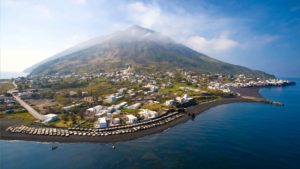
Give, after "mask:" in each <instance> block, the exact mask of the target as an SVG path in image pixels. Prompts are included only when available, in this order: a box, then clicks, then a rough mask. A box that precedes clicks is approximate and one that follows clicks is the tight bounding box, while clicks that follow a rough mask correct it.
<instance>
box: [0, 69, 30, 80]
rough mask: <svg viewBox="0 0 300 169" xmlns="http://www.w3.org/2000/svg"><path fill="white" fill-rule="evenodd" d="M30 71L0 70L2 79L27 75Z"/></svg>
mask: <svg viewBox="0 0 300 169" xmlns="http://www.w3.org/2000/svg"><path fill="white" fill-rule="evenodd" d="M27 75H28V73H25V72H4V71H0V79H11V78H17V77H22V76H23V77H24V76H27Z"/></svg>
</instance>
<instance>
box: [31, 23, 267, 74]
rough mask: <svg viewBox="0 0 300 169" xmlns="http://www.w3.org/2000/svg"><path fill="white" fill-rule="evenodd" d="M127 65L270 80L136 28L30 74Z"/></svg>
mask: <svg viewBox="0 0 300 169" xmlns="http://www.w3.org/2000/svg"><path fill="white" fill-rule="evenodd" d="M128 64H130V65H133V66H135V67H137V68H141V69H142V68H154V69H156V70H164V71H165V70H172V69H177V68H182V69H186V70H192V71H195V72H212V73H224V74H241V73H243V74H247V75H252V76H256V77H258V76H259V77H268V76H271V75H268V74H266V73H264V72H261V71H255V70H251V69H248V68H245V67H242V66H237V65H232V64H229V63H225V62H221V61H219V60H216V59H213V58H211V57H208V56H206V55H204V54H201V53H199V52H196V51H194V50H192V49H190V48H188V47H186V46H184V45H182V44H179V43H177V42H175V41H173V40H172V39H171V38H169V37H167V36H164V35H162V34H160V33H158V32H155V31H153V30H150V29H147V28H143V27H140V26H137V25H133V26H131V27H129V28H127V29H125V30H122V31H118V32H115V33H113V34H111V35H108V36H105V37H98V38H94V39H91V40H89V41H86V42H83V43H81V44H78V45H76V46H74V47H72V48H70V49H67V50H65V51H63V52H61V53H59V54H57V55H55V56H52V57H50V58H49V59H46V60H45V61H42V62H41V63H39V64H36V65H34V66H33V67H31V68H29V69H27V70H29V71H30V72H31V74H33V75H43V74H53V73H61V74H67V73H73V72H78V73H85V72H99V71H111V70H116V69H119V68H120V67H124V66H125V65H128Z"/></svg>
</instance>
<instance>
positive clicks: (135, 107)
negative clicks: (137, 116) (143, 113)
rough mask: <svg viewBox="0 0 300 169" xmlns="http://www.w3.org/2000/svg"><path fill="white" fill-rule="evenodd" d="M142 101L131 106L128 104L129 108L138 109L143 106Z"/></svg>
mask: <svg viewBox="0 0 300 169" xmlns="http://www.w3.org/2000/svg"><path fill="white" fill-rule="evenodd" d="M141 105H142V104H141V103H135V104H133V105H131V106H128V107H127V108H128V109H138V108H140V107H141Z"/></svg>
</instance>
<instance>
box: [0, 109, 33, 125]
mask: <svg viewBox="0 0 300 169" xmlns="http://www.w3.org/2000/svg"><path fill="white" fill-rule="evenodd" d="M0 118H7V119H16V120H23V121H24V124H25V125H30V124H33V123H34V122H35V121H36V119H35V118H34V117H33V116H32V115H31V114H29V113H28V112H21V113H11V114H5V113H2V112H1V113H0Z"/></svg>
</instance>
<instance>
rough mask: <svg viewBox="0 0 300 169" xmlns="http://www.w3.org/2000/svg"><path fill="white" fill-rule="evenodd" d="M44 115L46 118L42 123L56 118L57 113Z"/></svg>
mask: <svg viewBox="0 0 300 169" xmlns="http://www.w3.org/2000/svg"><path fill="white" fill-rule="evenodd" d="M45 117H46V120H45V121H44V123H49V122H53V121H56V120H58V116H57V114H46V115H45Z"/></svg>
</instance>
